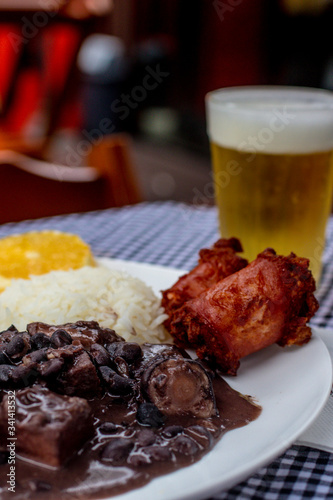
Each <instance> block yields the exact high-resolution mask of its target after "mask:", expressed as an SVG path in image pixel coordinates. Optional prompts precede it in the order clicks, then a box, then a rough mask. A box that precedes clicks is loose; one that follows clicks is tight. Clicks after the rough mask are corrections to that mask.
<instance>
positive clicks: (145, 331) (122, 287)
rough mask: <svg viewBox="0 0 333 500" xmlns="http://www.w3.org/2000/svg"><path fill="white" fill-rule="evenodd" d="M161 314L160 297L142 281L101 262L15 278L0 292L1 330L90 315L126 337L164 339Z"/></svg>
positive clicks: (158, 340)
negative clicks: (74, 268) (102, 265)
mask: <svg viewBox="0 0 333 500" xmlns="http://www.w3.org/2000/svg"><path fill="white" fill-rule="evenodd" d="M166 317H167V316H166V314H164V310H163V308H162V307H161V305H160V299H159V298H158V297H157V296H156V295H155V294H154V292H153V290H152V289H151V288H150V287H148V286H147V285H146V284H145V283H144V282H143V281H141V280H139V279H138V278H134V277H132V276H129V275H128V274H126V273H124V272H120V271H117V270H110V269H108V268H106V267H88V266H86V267H83V268H81V269H77V270H73V271H52V272H50V273H47V274H43V275H41V276H31V278H30V279H28V280H24V279H16V280H13V281H12V283H11V284H10V285H9V286H8V287H7V288H6V289H5V290H4V292H3V293H2V294H0V329H1V330H5V329H7V328H8V327H9V326H10V325H11V324H13V325H15V326H16V328H18V329H19V330H25V329H26V325H27V324H28V323H31V322H34V321H42V322H45V323H49V324H54V325H59V324H62V323H68V322H75V321H79V320H85V321H90V320H95V321H98V323H99V324H100V326H102V327H104V328H111V329H113V330H115V331H116V332H117V333H118V334H119V335H121V336H122V337H124V339H125V340H128V341H135V342H139V343H142V342H164V341H166V340H169V338H170V337H169V336H168V333H167V332H166V330H165V329H164V327H163V325H162V323H163V321H164V320H165V319H166Z"/></svg>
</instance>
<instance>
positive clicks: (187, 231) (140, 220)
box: [0, 202, 333, 500]
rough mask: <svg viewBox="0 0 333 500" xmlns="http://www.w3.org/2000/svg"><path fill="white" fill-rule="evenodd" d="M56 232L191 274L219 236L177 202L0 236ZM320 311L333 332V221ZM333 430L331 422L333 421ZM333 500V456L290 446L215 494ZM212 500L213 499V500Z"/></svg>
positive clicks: (208, 220) (13, 229) (213, 224)
mask: <svg viewBox="0 0 333 500" xmlns="http://www.w3.org/2000/svg"><path fill="white" fill-rule="evenodd" d="M41 229H58V230H60V231H68V232H72V233H76V234H78V235H80V236H81V237H82V238H83V239H84V240H85V241H86V242H87V243H89V244H90V245H91V248H92V250H93V252H94V254H95V255H96V256H97V257H113V258H117V259H124V260H133V261H138V262H147V263H151V264H159V265H165V266H171V267H177V268H181V269H191V268H192V267H193V266H194V265H195V264H196V262H197V255H198V251H199V249H200V248H203V247H208V246H210V245H211V244H213V243H214V241H215V240H216V239H217V238H218V237H219V236H218V226H217V213H216V209H215V208H214V207H200V208H196V207H191V206H188V205H185V204H180V203H175V202H156V203H141V204H139V205H134V206H127V207H123V208H117V209H109V210H103V211H97V212H89V213H84V214H70V215H64V216H58V217H50V218H47V219H38V220H34V221H24V222H19V223H10V224H4V225H2V226H0V237H3V236H6V235H9V234H15V233H18V232H25V231H32V230H41ZM317 296H318V299H319V302H320V309H319V311H318V313H317V314H316V316H315V318H314V319H313V325H315V326H321V327H326V328H333V219H332V220H330V222H329V224H328V228H327V245H326V249H325V254H324V270H323V276H322V280H321V283H320V286H319V288H318V292H317ZM332 425H333V422H332ZM287 498H289V499H299V498H307V499H308V498H316V499H320V498H330V499H333V455H332V454H330V453H327V452H323V451H318V450H314V449H311V448H307V447H305V446H296V445H294V446H292V447H291V448H289V449H288V450H287V451H286V452H285V453H284V454H283V455H282V456H280V457H279V458H278V459H276V460H275V461H274V462H272V463H271V464H270V465H268V466H267V467H264V468H261V469H260V470H258V471H257V473H256V474H254V475H253V476H251V477H250V478H249V479H248V480H246V481H244V482H242V483H241V484H239V485H237V486H235V487H234V488H232V489H230V490H229V491H226V492H221V494H219V495H216V496H215V497H214V499H216V500H217V499H219V500H226V499H228V500H236V499H238V500H240V499H241V500H246V499H267V500H281V499H287ZM210 500H213V499H210Z"/></svg>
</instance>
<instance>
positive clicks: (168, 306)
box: [161, 238, 248, 328]
mask: <svg viewBox="0 0 333 500" xmlns="http://www.w3.org/2000/svg"><path fill="white" fill-rule="evenodd" d="M242 251H243V249H242V245H241V243H240V241H239V240H238V239H237V238H230V239H223V238H222V239H219V240H218V241H217V242H216V243H215V244H214V245H213V247H212V248H204V249H202V250H200V252H199V261H198V265H197V266H196V267H195V268H194V269H192V270H191V271H190V272H189V273H188V274H185V275H184V276H181V277H180V278H179V280H178V281H177V282H176V283H175V284H174V285H173V286H172V287H171V288H169V289H168V290H165V291H163V292H162V302H161V303H162V306H163V307H164V309H165V312H166V314H168V315H169V318H168V319H167V320H166V321H165V323H164V324H165V326H166V327H167V328H169V327H170V323H171V321H172V316H173V313H174V312H175V311H176V310H177V309H179V308H180V307H181V306H182V305H184V304H185V302H186V301H187V300H190V299H194V298H195V297H198V295H200V294H201V293H202V292H204V291H205V290H207V288H209V287H210V286H212V285H214V284H215V283H217V282H218V281H220V280H221V279H223V278H225V277H226V276H229V275H230V274H233V273H235V272H236V271H239V270H240V269H242V268H243V267H245V266H246V265H247V263H248V262H247V260H246V259H243V258H242V257H240V256H239V255H237V253H238V252H242Z"/></svg>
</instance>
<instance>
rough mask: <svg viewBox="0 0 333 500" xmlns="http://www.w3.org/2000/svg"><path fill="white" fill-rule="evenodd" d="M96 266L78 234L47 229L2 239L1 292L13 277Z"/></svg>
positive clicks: (0, 249)
mask: <svg viewBox="0 0 333 500" xmlns="http://www.w3.org/2000/svg"><path fill="white" fill-rule="evenodd" d="M94 265H95V261H94V257H93V254H92V252H91V249H90V247H89V245H87V243H85V242H84V241H83V240H82V239H81V238H80V237H79V236H77V235H75V234H70V233H63V232H61V231H55V230H45V231H31V232H28V233H23V234H15V235H12V236H7V237H5V238H1V239H0V291H1V290H3V289H4V288H5V287H6V286H7V285H8V284H9V283H10V279H11V278H25V279H26V278H29V276H30V275H40V274H45V273H48V272H50V271H55V270H63V271H67V270H69V269H79V268H80V267H83V266H94Z"/></svg>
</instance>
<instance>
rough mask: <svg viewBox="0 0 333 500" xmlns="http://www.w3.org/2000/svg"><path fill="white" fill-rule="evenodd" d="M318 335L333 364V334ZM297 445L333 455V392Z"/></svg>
mask: <svg viewBox="0 0 333 500" xmlns="http://www.w3.org/2000/svg"><path fill="white" fill-rule="evenodd" d="M317 332H318V334H319V335H320V337H321V339H322V340H323V341H324V342H325V344H326V347H327V349H328V350H329V353H330V355H331V358H332V362H333V333H332V331H327V330H324V329H318V330H317ZM296 444H300V445H305V446H309V447H310V448H316V449H318V450H323V451H328V452H330V453H333V392H332V391H331V394H330V397H329V398H328V401H327V403H326V405H325V406H324V408H323V410H322V411H321V413H320V415H319V417H318V418H317V419H316V420H315V422H314V423H313V424H312V425H311V426H310V427H309V428H308V429H307V430H306V431H305V432H303V434H301V436H300V437H299V439H298V440H297V441H296Z"/></svg>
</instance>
